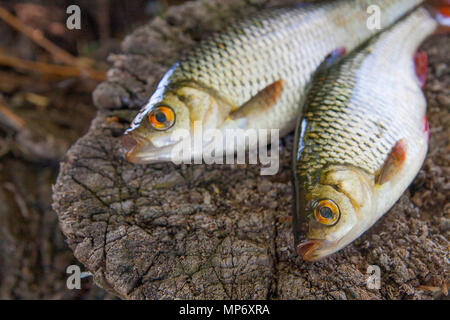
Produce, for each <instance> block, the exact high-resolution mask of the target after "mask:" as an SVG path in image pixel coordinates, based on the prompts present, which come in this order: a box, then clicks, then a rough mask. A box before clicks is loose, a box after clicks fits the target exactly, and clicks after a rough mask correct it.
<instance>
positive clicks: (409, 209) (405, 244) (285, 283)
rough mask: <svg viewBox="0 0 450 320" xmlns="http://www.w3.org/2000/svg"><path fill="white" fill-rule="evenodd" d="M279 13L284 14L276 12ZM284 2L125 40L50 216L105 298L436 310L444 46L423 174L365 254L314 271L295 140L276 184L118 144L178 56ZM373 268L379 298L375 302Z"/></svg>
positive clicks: (445, 41) (441, 239) (435, 65)
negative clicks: (297, 238)
mask: <svg viewBox="0 0 450 320" xmlns="http://www.w3.org/2000/svg"><path fill="white" fill-rule="evenodd" d="M278 2H279V1H278ZM273 4H275V2H274V1H263V0H258V1H244V0H233V1H226V2H225V1H219V0H216V1H196V2H188V3H186V4H184V5H181V6H178V7H172V8H170V9H169V11H168V12H167V14H166V15H165V16H163V17H161V18H156V19H154V20H152V21H151V22H150V23H148V24H147V25H144V26H142V27H140V28H138V29H137V30H135V31H134V32H133V33H132V34H130V35H129V36H127V37H126V38H125V40H124V41H123V44H122V51H123V52H122V53H120V54H116V55H112V56H111V57H110V62H111V63H112V64H113V67H112V69H111V70H110V71H109V73H108V81H106V82H104V83H102V84H101V85H99V86H98V87H97V89H96V90H95V92H94V94H93V98H94V103H95V104H96V106H97V107H98V113H97V116H96V118H95V120H94V121H93V123H92V124H91V127H90V130H89V132H88V133H87V134H86V135H85V136H84V137H82V138H81V139H79V140H78V142H77V143H76V144H75V145H74V146H73V147H72V148H71V149H70V150H69V152H68V154H67V157H66V160H65V161H64V163H62V164H61V171H60V174H59V177H58V180H57V183H56V185H55V186H54V195H53V200H54V203H53V208H54V210H55V211H56V212H57V213H58V216H59V220H60V226H61V228H62V230H63V232H64V234H65V236H66V237H67V241H68V244H69V246H70V247H71V248H72V250H73V251H74V253H75V256H76V257H77V258H78V259H79V261H80V262H81V263H83V264H84V265H85V267H86V268H87V269H89V270H90V271H91V272H92V273H94V279H95V281H96V283H97V284H98V285H100V286H101V287H103V288H105V289H107V290H108V291H110V292H112V293H114V294H116V295H118V296H120V297H122V298H126V299H162V298H168V299H172V298H193V299H229V298H231V299H264V298H270V299H428V298H437V297H439V296H440V295H441V294H442V291H444V292H446V281H447V279H448V260H447V259H448V258H446V254H448V240H447V239H448V235H449V228H450V227H449V225H450V223H449V222H450V220H449V211H450V206H449V203H448V195H449V194H448V185H449V182H448V172H449V167H448V165H449V161H448V160H449V152H448V151H449V147H448V138H449V133H450V130H449V127H450V126H449V120H450V116H449V108H448V107H449V99H450V98H449V81H450V76H449V73H448V67H449V60H448V55H447V54H446V53H448V52H449V49H450V47H449V45H450V41H449V37H448V36H444V35H441V36H434V37H432V38H431V39H430V40H428V41H427V42H426V44H425V45H424V48H425V50H426V52H427V53H428V55H429V62H430V69H429V81H428V84H427V88H426V94H427V99H428V110H429V119H430V125H431V128H432V129H431V140H430V151H429V155H428V157H427V160H426V163H425V165H424V167H423V169H422V170H421V171H420V173H419V174H418V176H417V178H416V179H415V181H414V183H413V184H412V186H411V187H410V188H409V189H408V190H407V191H406V192H405V194H404V195H403V196H402V197H401V198H400V199H399V201H398V203H397V204H396V205H395V206H394V207H393V208H392V209H391V210H390V211H389V212H388V213H386V215H385V216H384V217H383V218H382V219H380V220H379V221H378V222H377V224H376V225H375V226H374V227H373V228H371V229H370V230H369V231H368V232H366V233H365V234H364V235H363V236H362V237H360V238H359V239H358V240H357V241H355V242H353V243H352V244H351V245H349V246H348V247H346V248H345V249H344V250H342V251H340V252H339V253H337V254H334V255H333V256H331V257H329V258H327V259H324V260H322V261H319V262H316V263H307V262H303V261H302V260H301V259H300V258H299V257H298V256H297V255H296V254H295V252H294V250H293V236H292V221H291V212H292V210H293V203H294V199H293V194H292V185H291V152H292V134H291V135H288V136H287V137H285V138H283V139H282V143H281V147H280V158H281V159H280V171H279V173H278V174H277V175H274V176H260V174H259V172H260V167H259V166H256V165H239V166H237V165H181V166H176V165H173V164H169V163H164V164H155V165H133V164H130V163H127V161H125V160H124V157H123V155H124V150H123V149H122V147H121V144H120V139H119V137H120V136H121V135H122V133H123V130H124V129H126V128H127V126H128V125H129V121H130V120H131V119H132V118H133V116H134V115H135V114H136V112H137V110H138V108H139V107H140V106H141V105H142V104H143V103H144V102H145V101H146V100H147V99H148V97H149V96H150V94H151V93H152V91H153V90H154V88H155V86H156V84H157V82H158V80H159V79H160V77H161V76H162V74H163V72H164V71H165V70H167V68H168V67H169V66H170V65H171V64H172V63H174V62H175V61H176V60H177V59H178V58H179V57H180V55H181V54H182V53H183V52H184V51H185V50H188V49H189V48H191V47H192V46H194V45H196V43H197V42H198V41H199V40H200V39H202V38H204V37H206V36H207V35H208V34H210V33H211V32H212V31H215V30H220V29H221V28H223V27H224V26H225V25H226V24H227V23H230V21H232V20H233V19H234V18H236V17H239V16H243V15H247V14H249V13H251V12H254V11H256V10H258V9H260V8H261V7H265V6H268V5H273ZM368 265H378V266H380V268H381V276H382V287H381V289H380V290H374V289H368V288H367V286H366V270H367V267H368Z"/></svg>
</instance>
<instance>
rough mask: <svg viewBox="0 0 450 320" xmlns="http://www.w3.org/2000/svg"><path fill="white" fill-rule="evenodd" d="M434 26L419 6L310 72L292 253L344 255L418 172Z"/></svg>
mask: <svg viewBox="0 0 450 320" xmlns="http://www.w3.org/2000/svg"><path fill="white" fill-rule="evenodd" d="M436 27H437V23H436V21H435V19H434V17H433V16H432V14H430V13H429V11H428V10H426V9H424V8H422V7H420V8H418V9H416V10H415V11H413V12H412V13H411V14H409V15H408V16H406V17H405V18H403V19H402V20H400V21H399V22H397V23H396V24H395V25H394V26H392V27H391V28H389V29H387V30H386V31H383V33H381V34H379V35H377V36H375V37H374V38H372V39H370V40H369V41H368V42H367V43H365V44H363V45H362V47H360V48H358V49H357V50H355V51H354V52H353V53H351V54H349V55H348V56H346V57H343V58H342V59H341V60H340V61H338V62H337V63H336V64H334V65H333V66H331V67H329V68H320V67H319V69H318V71H317V72H316V74H315V75H314V79H313V81H312V84H311V87H310V89H309V91H308V94H307V97H306V99H305V103H304V113H303V115H302V116H301V117H300V119H299V123H298V125H297V128H296V133H295V138H294V143H295V144H294V145H295V150H294V152H293V173H294V183H293V184H294V193H295V209H294V216H293V225H294V238H295V240H294V241H295V243H294V244H295V249H296V251H297V253H298V254H299V255H300V256H301V257H302V258H303V259H304V260H305V261H316V260H319V259H322V258H325V257H328V256H329V255H331V254H333V253H335V252H337V251H339V250H341V249H342V248H344V247H345V246H347V245H348V244H350V243H351V242H353V241H354V240H355V239H357V238H358V237H359V236H360V235H362V234H363V233H364V232H365V231H367V230H368V229H369V228H370V227H371V226H372V225H373V224H374V223H375V222H376V221H377V220H378V219H379V218H380V217H381V216H383V215H384V214H385V213H386V212H387V211H388V210H389V209H390V208H391V207H392V206H393V205H394V203H395V202H396V201H397V200H398V199H399V198H400V196H401V195H402V194H403V192H404V191H405V190H406V188H407V187H408V186H409V184H410V183H411V182H412V181H413V179H414V177H415V176H416V175H417V173H418V172H419V170H420V168H421V166H422V164H423V161H424V159H425V156H426V153H427V147H428V137H429V127H428V122H427V119H426V99H425V96H424V93H423V91H422V87H423V85H424V82H425V80H426V79H425V78H426V66H427V61H426V54H425V53H424V52H419V53H417V52H416V50H417V49H418V47H419V45H420V44H421V43H422V41H423V40H424V39H425V38H426V37H427V36H429V35H430V34H432V33H433V32H434V30H435V29H436Z"/></svg>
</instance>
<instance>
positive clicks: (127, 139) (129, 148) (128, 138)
mask: <svg viewBox="0 0 450 320" xmlns="http://www.w3.org/2000/svg"><path fill="white" fill-rule="evenodd" d="M137 145H138V142H137V140H136V139H135V138H134V137H133V135H131V134H130V133H128V134H125V135H123V136H122V146H123V147H124V148H125V150H126V154H125V159H127V161H129V162H135V155H134V154H135V152H136V146H137Z"/></svg>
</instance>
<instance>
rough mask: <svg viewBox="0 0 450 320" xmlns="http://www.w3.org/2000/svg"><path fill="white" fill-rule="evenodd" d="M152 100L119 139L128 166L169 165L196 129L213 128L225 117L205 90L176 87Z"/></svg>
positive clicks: (222, 107) (222, 106) (218, 102)
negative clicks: (146, 164) (136, 164)
mask: <svg viewBox="0 0 450 320" xmlns="http://www.w3.org/2000/svg"><path fill="white" fill-rule="evenodd" d="M155 94H156V92H155ZM156 98H157V99H155V98H154V97H153V96H152V98H151V99H150V102H149V104H148V105H147V106H146V107H144V108H143V110H142V111H141V112H140V113H139V114H138V115H137V116H136V118H135V120H134V121H133V123H132V125H131V127H130V129H128V130H127V131H126V133H125V135H124V136H123V137H122V143H123V146H124V148H125V149H126V150H127V153H126V159H127V160H128V161H130V162H133V163H138V164H143V163H155V162H165V161H173V160H174V157H175V156H178V155H179V151H180V150H181V148H182V147H183V146H185V145H182V144H183V143H184V142H186V141H188V142H189V145H191V142H192V141H193V139H194V127H195V126H196V125H201V126H202V129H203V130H204V129H205V128H206V129H208V128H216V127H218V126H220V124H222V123H223V122H224V121H225V118H226V117H227V114H226V113H225V112H223V111H224V110H227V105H226V104H225V103H224V102H223V101H221V100H220V99H218V98H216V97H215V96H214V95H213V94H211V93H210V92H209V91H208V90H206V89H202V88H198V87H192V86H180V87H177V88H174V89H171V90H167V91H165V92H164V93H163V94H162V95H159V96H158V97H156ZM202 139H203V137H202ZM205 143H206V142H205ZM175 151H176V152H175ZM191 156H193V154H192V155H190V157H189V158H191Z"/></svg>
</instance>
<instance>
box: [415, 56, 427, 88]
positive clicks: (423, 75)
mask: <svg viewBox="0 0 450 320" xmlns="http://www.w3.org/2000/svg"><path fill="white" fill-rule="evenodd" d="M427 65H428V59H427V54H426V52H424V51H420V52H417V53H416V54H415V55H414V66H415V69H416V75H417V79H418V80H419V83H420V87H421V88H422V89H423V88H425V83H426V82H427Z"/></svg>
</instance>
